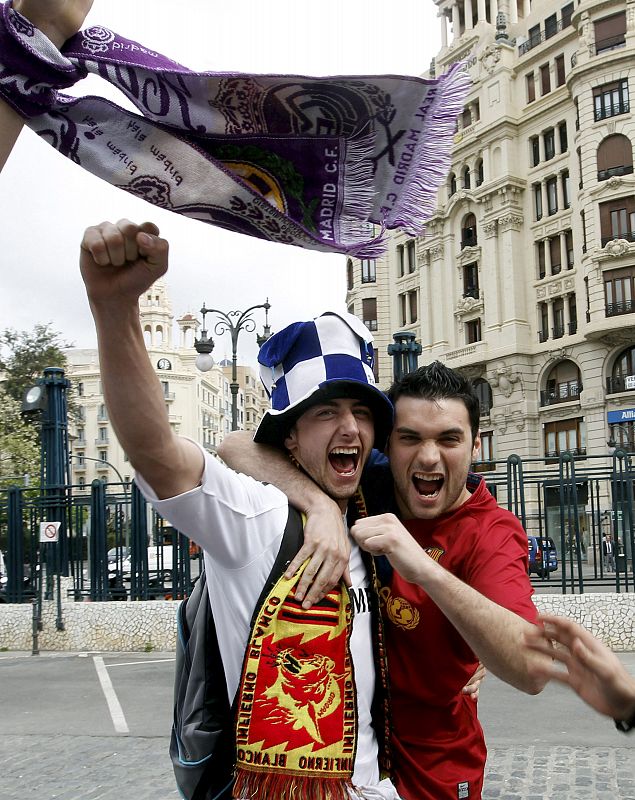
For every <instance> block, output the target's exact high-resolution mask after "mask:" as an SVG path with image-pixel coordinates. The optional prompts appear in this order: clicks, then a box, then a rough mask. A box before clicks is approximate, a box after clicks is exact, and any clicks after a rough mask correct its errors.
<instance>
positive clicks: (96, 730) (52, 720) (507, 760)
mask: <svg viewBox="0 0 635 800" xmlns="http://www.w3.org/2000/svg"><path fill="white" fill-rule="evenodd" d="M623 660H624V661H625V663H626V664H627V667H628V668H629V669H630V670H631V671H635V654H624V656H623ZM173 669H174V664H173V655H172V654H169V653H165V654H156V653H148V654H146V653H125V654H123V653H101V654H83V655H78V654H43V655H41V656H39V657H31V656H28V655H27V654H10V653H5V654H0V687H1V688H0V797H2V799H3V800H23V798H24V797H36V798H37V800H178V798H179V795H178V792H177V791H176V789H175V787H174V781H173V777H172V772H171V767H170V763H169V760H168V756H167V748H168V732H169V726H170V715H171V695H172V677H173ZM104 672H105V673H107V675H108V678H109V679H110V683H111V687H112V692H113V695H112V696H110V697H109V696H108V690H107V688H106V689H105V688H104V685H103V683H101V682H100V674H102V675H103V673H104ZM113 696H114V697H115V698H116V700H117V702H118V703H120V709H121V716H120V717H117V715H113V714H112V706H109V705H108V701H109V699H110V701H111V703H112V699H113ZM480 715H481V719H482V720H483V725H484V728H485V731H486V737H487V740H488V745H489V760H488V766H487V771H486V778H485V790H484V793H483V800H545V799H547V800H635V734H634V735H633V736H632V737H631V736H625V735H623V734H620V733H619V732H618V731H616V730H615V728H614V727H613V725H612V723H611V721H610V720H607V719H604V718H603V717H600V716H599V715H597V714H594V713H593V712H592V711H590V710H589V709H587V708H586V707H585V706H583V704H582V703H581V702H580V701H579V700H578V699H577V698H576V697H574V695H573V694H572V693H571V692H569V691H567V690H566V689H564V688H562V687H559V686H550V687H548V688H547V689H546V690H545V692H543V694H542V695H540V696H538V697H528V696H526V695H522V694H520V693H519V692H516V691H515V690H513V689H511V688H510V687H508V686H506V685H505V684H502V683H501V682H500V681H497V680H496V679H495V678H493V677H491V676H489V677H488V679H487V681H486V683H485V686H484V688H483V690H482V696H481V701H480ZM116 719H117V720H118V725H119V727H118V728H117V725H116V724H115V720H116ZM122 720H123V726H124V728H123V732H121V731H122V728H121V725H122ZM118 730H119V731H120V732H118ZM272 800H273V798H272Z"/></svg>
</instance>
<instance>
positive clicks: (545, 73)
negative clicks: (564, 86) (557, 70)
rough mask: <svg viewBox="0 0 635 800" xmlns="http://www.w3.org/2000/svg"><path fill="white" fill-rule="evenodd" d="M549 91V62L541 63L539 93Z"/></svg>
mask: <svg viewBox="0 0 635 800" xmlns="http://www.w3.org/2000/svg"><path fill="white" fill-rule="evenodd" d="M550 91H551V73H550V71H549V64H543V65H542V67H540V93H541V95H544V94H549V92H550Z"/></svg>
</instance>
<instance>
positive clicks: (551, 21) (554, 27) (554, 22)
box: [545, 14, 558, 39]
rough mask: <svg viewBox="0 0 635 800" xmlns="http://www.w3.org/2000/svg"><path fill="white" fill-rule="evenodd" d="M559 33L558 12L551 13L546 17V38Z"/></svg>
mask: <svg viewBox="0 0 635 800" xmlns="http://www.w3.org/2000/svg"><path fill="white" fill-rule="evenodd" d="M556 33H558V17H557V16H556V14H550V15H549V16H548V17H547V18H546V19H545V39H551V37H552V36H555V35H556Z"/></svg>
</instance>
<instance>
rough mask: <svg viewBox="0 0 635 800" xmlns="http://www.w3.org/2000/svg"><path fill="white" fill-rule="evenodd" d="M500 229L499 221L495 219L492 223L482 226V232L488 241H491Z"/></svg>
mask: <svg viewBox="0 0 635 800" xmlns="http://www.w3.org/2000/svg"><path fill="white" fill-rule="evenodd" d="M497 229H498V220H495V219H493V220H492V221H491V222H486V223H485V224H484V225H481V230H482V231H483V233H484V234H485V238H486V239H491V238H492V237H493V236H496V231H497Z"/></svg>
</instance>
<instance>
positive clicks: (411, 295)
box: [408, 289, 419, 323]
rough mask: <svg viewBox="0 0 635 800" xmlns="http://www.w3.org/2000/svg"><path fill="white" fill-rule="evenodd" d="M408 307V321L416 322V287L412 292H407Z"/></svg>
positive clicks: (417, 305)
mask: <svg viewBox="0 0 635 800" xmlns="http://www.w3.org/2000/svg"><path fill="white" fill-rule="evenodd" d="M408 308H409V311H410V322H411V323H412V322H416V321H417V318H418V316H419V315H418V310H419V304H418V302H417V291H416V289H415V290H414V291H412V292H408Z"/></svg>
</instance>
